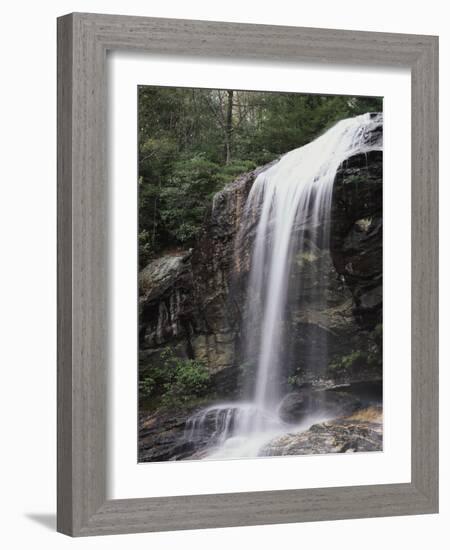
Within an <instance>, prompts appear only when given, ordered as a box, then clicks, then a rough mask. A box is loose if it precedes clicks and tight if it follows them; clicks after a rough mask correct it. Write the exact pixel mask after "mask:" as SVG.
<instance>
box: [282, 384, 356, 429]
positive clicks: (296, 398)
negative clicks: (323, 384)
mask: <svg viewBox="0 0 450 550" xmlns="http://www.w3.org/2000/svg"><path fill="white" fill-rule="evenodd" d="M361 407H362V401H361V399H360V398H359V396H358V395H357V394H355V393H354V392H352V391H351V387H350V385H343V386H332V387H331V388H325V389H320V388H319V389H318V388H314V387H312V388H303V389H301V390H300V391H296V392H291V393H288V394H287V395H286V396H285V397H284V398H283V400H282V401H281V403H280V407H279V415H280V418H281V419H282V420H283V421H285V422H288V423H296V422H300V421H302V420H303V419H304V418H306V417H308V416H309V415H311V414H322V415H324V416H342V415H347V414H350V413H352V412H354V411H356V410H358V409H360V408H361Z"/></svg>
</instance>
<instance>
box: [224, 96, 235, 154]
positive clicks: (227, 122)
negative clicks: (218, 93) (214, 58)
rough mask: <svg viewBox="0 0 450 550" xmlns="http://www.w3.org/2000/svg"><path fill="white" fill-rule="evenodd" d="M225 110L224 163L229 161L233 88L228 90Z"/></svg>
mask: <svg viewBox="0 0 450 550" xmlns="http://www.w3.org/2000/svg"><path fill="white" fill-rule="evenodd" d="M227 94H228V100H227V111H226V119H225V163H226V164H229V163H230V162H231V138H232V133H233V90H228V91H227Z"/></svg>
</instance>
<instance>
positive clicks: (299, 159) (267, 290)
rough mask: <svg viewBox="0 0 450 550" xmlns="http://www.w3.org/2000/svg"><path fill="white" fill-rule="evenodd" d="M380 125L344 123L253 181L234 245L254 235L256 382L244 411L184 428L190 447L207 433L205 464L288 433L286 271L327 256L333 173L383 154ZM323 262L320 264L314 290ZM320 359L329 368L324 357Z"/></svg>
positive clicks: (249, 327)
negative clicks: (375, 136)
mask: <svg viewBox="0 0 450 550" xmlns="http://www.w3.org/2000/svg"><path fill="white" fill-rule="evenodd" d="M380 117H381V115H373V114H370V113H367V114H364V115H360V116H357V117H354V118H349V119H345V120H341V121H340V122H338V123H337V124H335V125H334V126H333V127H332V128H330V129H329V130H328V131H326V132H325V133H324V134H323V135H321V136H320V137H318V138H317V139H315V140H314V141H312V142H311V143H309V144H307V145H305V146H303V147H300V148H298V149H294V150H293V151H290V152H289V153H287V154H285V155H284V156H283V157H282V158H281V159H280V160H279V162H277V163H276V164H274V165H272V166H271V167H270V168H268V169H267V170H266V171H264V172H262V173H260V174H259V175H258V177H257V178H256V180H255V182H254V184H253V186H252V188H251V190H250V193H249V196H248V198H247V203H246V206H245V211H244V218H243V220H242V224H241V230H240V234H239V235H238V237H237V241H238V242H239V240H240V239H242V238H244V236H245V235H248V234H249V233H251V232H252V228H253V231H254V237H253V240H252V251H251V264H250V266H251V267H250V274H249V277H248V283H247V294H246V296H247V298H246V305H245V314H244V327H243V336H244V339H245V342H246V346H245V347H246V355H247V358H248V359H249V360H253V361H254V362H255V363H256V377H255V381H254V387H253V391H252V396H251V400H250V401H249V402H248V403H240V404H239V403H234V404H224V405H217V406H214V407H210V408H209V409H206V410H204V411H201V412H200V413H198V414H197V415H196V416H195V417H193V418H192V419H191V420H190V421H189V422H188V425H187V428H186V430H187V432H186V437H187V438H188V439H190V440H193V439H195V437H199V435H198V434H203V436H205V433H206V432H208V430H209V432H208V433H209V435H210V437H211V442H212V444H213V445H214V446H215V450H214V452H213V453H212V454H211V455H210V456H213V457H216V456H236V457H242V456H256V455H257V452H258V448H259V447H260V446H261V444H262V442H263V441H267V440H268V439H270V438H271V437H273V436H274V434H276V433H280V432H283V431H286V426H285V424H284V423H283V422H282V421H281V420H280V419H279V418H278V414H277V408H278V405H279V403H280V399H281V398H282V397H283V396H282V395H281V394H280V369H281V368H282V362H283V357H284V355H285V346H286V339H285V336H286V335H285V331H286V330H289V327H287V328H286V327H285V326H284V325H285V324H286V323H285V322H284V321H285V316H286V308H287V305H288V304H287V298H288V291H289V289H292V288H294V289H295V290H296V291H298V289H300V288H301V284H302V281H301V272H300V275H299V274H298V270H297V272H296V273H294V274H293V273H292V269H291V266H292V265H293V260H294V258H298V257H300V258H302V257H303V256H304V255H305V254H308V253H311V247H312V246H314V247H315V249H317V250H319V251H322V250H327V249H328V245H329V230H330V223H329V222H330V212H331V199H332V191H333V182H334V179H335V176H336V172H337V170H338V168H339V166H340V165H341V164H342V163H343V162H344V161H345V160H346V159H348V158H349V157H351V156H353V155H355V154H358V153H364V152H368V151H370V150H373V149H378V148H380V147H379V144H378V143H371V141H370V139H368V136H369V135H370V131H371V130H372V129H373V128H374V127H375V126H376V125H378V124H379V123H380ZM255 220H256V225H255ZM322 261H323V260H322V259H320V260H319V262H317V277H318V281H317V283H318V285H319V288H320V276H321V274H322V273H323V271H324V270H323V269H322V266H321V262H322ZM322 290H323V289H322ZM324 347H326V343H324ZM321 352H322V355H323V357H324V361H326V350H321ZM208 422H209V424H210V427H209V428H208V429H207V423H208ZM211 423H212V424H213V428H211ZM203 436H202V437H203Z"/></svg>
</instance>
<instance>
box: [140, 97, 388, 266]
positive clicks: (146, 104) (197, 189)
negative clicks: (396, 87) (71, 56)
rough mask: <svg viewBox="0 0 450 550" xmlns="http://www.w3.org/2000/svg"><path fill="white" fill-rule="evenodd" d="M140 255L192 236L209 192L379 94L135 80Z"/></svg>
mask: <svg viewBox="0 0 450 550" xmlns="http://www.w3.org/2000/svg"><path fill="white" fill-rule="evenodd" d="M138 102H139V105H138V107H139V176H140V178H139V261H140V265H141V267H143V266H144V265H145V264H146V263H147V262H148V261H149V260H150V259H151V258H152V257H154V256H155V255H157V254H159V253H161V252H162V251H164V250H166V249H170V248H174V247H179V246H182V247H187V246H190V245H192V244H194V243H195V241H196V239H197V238H198V236H199V234H200V231H201V227H202V224H203V221H204V218H205V213H206V212H207V210H208V208H209V207H210V203H211V199H212V196H213V194H214V193H215V192H216V191H218V190H219V189H221V188H222V187H223V186H224V185H225V184H226V183H228V182H230V181H232V180H233V179H234V178H235V177H236V176H238V175H239V174H241V173H244V172H247V171H249V170H252V169H254V168H255V167H256V166H260V165H262V164H265V163H267V162H270V161H272V160H273V159H275V158H277V157H278V156H279V155H281V154H283V153H286V152H287V151H289V150H291V149H294V148H296V147H300V146H302V145H304V144H305V143H308V142H309V141H311V140H312V139H314V138H315V137H317V136H318V135H320V134H321V133H323V132H324V131H325V130H326V129H327V128H328V127H330V126H331V125H332V124H334V123H335V122H336V121H338V120H340V119H342V118H346V117H349V116H355V115H357V114H360V113H363V112H368V111H380V110H381V109H382V100H381V98H361V97H350V96H319V95H302V94H292V93H270V92H245V91H226V90H203V89H187V88H158V87H150V86H141V87H139V96H138Z"/></svg>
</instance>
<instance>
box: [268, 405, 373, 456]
mask: <svg viewBox="0 0 450 550" xmlns="http://www.w3.org/2000/svg"><path fill="white" fill-rule="evenodd" d="M382 433H383V421H382V414H381V409H380V408H375V407H373V408H372V407H371V408H369V409H365V410H362V411H358V412H356V413H355V414H353V415H352V416H348V417H343V418H337V419H335V420H330V421H326V422H321V423H318V424H314V425H313V426H311V427H310V428H309V429H308V430H306V431H304V432H299V433H288V434H285V435H282V436H280V437H278V438H276V439H274V440H272V441H271V442H270V443H269V444H268V445H266V446H265V447H264V448H263V449H262V450H261V453H260V455H261V456H287V455H311V454H329V453H349V452H368V451H382V450H383V435H382Z"/></svg>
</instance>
